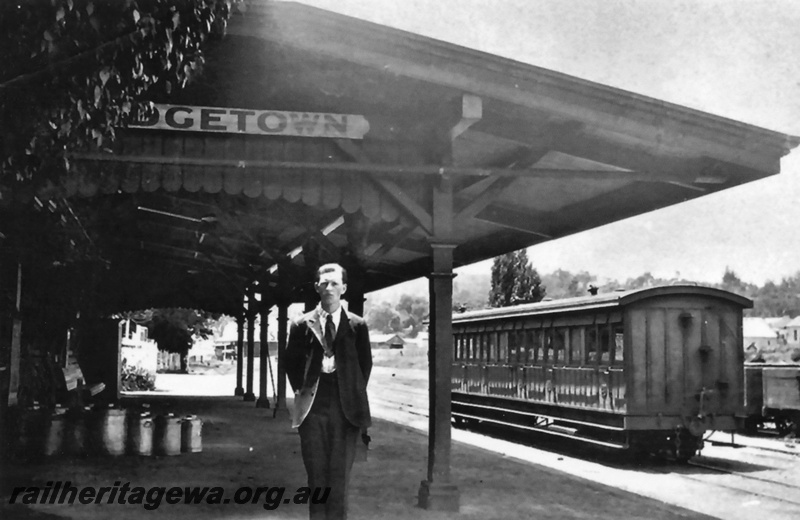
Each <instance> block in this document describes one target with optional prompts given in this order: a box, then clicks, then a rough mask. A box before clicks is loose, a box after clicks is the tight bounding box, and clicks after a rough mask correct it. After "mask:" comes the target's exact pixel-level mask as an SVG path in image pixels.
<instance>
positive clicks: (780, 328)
mask: <svg viewBox="0 0 800 520" xmlns="http://www.w3.org/2000/svg"><path fill="white" fill-rule="evenodd" d="M764 320H765V321H766V322H767V325H769V326H770V327H772V330H774V331H775V332H777V333H778V337H779V338H781V339H782V340H783V341H784V342H785V341H787V340H788V339H789V338H788V333H787V331H786V326H787V325H789V323H790V322H791V321H792V318H791V316H781V317H780V318H764Z"/></svg>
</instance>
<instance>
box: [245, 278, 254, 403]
mask: <svg viewBox="0 0 800 520" xmlns="http://www.w3.org/2000/svg"><path fill="white" fill-rule="evenodd" d="M254 307H255V298H254V297H253V289H252V287H251V288H250V289H249V290H248V291H247V391H246V392H245V393H244V400H245V401H255V400H256V394H254V393H253V372H254V370H253V368H254V367H253V362H254V359H255V335H256V313H255V310H254Z"/></svg>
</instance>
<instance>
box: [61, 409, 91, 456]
mask: <svg viewBox="0 0 800 520" xmlns="http://www.w3.org/2000/svg"><path fill="white" fill-rule="evenodd" d="M90 416H91V408H90V407H88V406H86V407H84V408H70V409H69V410H68V411H67V413H66V420H67V423H66V424H67V429H66V434H65V436H64V448H65V451H66V452H67V454H69V455H85V454H86V445H87V443H88V432H87V428H86V422H87V418H88V417H90Z"/></svg>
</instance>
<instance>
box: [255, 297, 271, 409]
mask: <svg viewBox="0 0 800 520" xmlns="http://www.w3.org/2000/svg"><path fill="white" fill-rule="evenodd" d="M264 297H265V295H264V293H262V294H261V333H260V334H259V336H260V338H259V342H260V343H261V354H260V356H259V358H258V359H259V363H258V370H259V374H258V401H256V408H269V398H268V397H267V361H268V360H269V343H268V335H267V325H268V323H269V322H268V320H269V307H267V304H266V303H265V302H264Z"/></svg>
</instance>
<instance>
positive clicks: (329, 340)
mask: <svg viewBox="0 0 800 520" xmlns="http://www.w3.org/2000/svg"><path fill="white" fill-rule="evenodd" d="M335 337H336V327H335V326H334V325H333V316H331V315H330V314H328V319H327V321H326V322H325V355H326V356H328V357H330V356H332V355H333V338H335Z"/></svg>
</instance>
